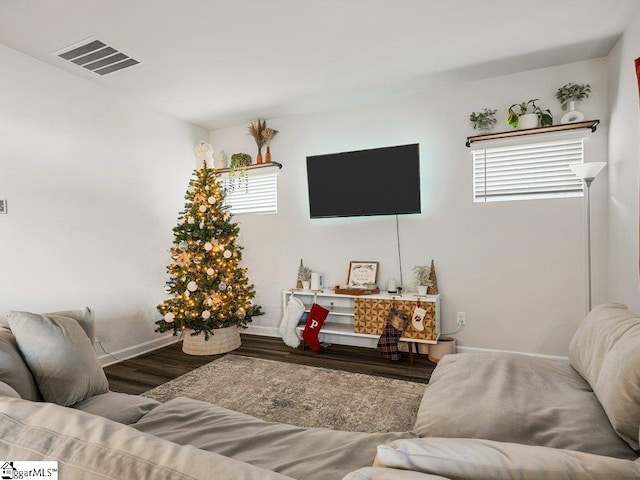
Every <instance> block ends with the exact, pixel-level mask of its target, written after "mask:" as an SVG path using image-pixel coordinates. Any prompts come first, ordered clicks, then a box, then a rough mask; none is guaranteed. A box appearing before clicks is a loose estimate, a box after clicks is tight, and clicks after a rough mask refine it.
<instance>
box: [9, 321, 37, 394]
mask: <svg viewBox="0 0 640 480" xmlns="http://www.w3.org/2000/svg"><path fill="white" fill-rule="evenodd" d="M0 382H4V383H6V384H7V385H9V386H10V387H11V388H13V389H14V390H15V391H16V392H18V394H19V395H20V397H21V398H24V399H25V400H31V401H34V402H38V401H41V400H42V396H41V395H40V392H39V391H38V385H37V384H36V379H35V378H33V375H32V374H31V371H30V370H29V367H28V366H27V364H26V363H25V361H24V359H23V358H22V355H20V350H18V344H17V343H16V337H14V336H13V333H11V330H9V329H8V328H2V327H0Z"/></svg>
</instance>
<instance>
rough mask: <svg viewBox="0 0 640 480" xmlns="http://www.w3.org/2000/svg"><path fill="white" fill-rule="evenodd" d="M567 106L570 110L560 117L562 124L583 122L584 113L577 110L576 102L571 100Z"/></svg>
mask: <svg viewBox="0 0 640 480" xmlns="http://www.w3.org/2000/svg"><path fill="white" fill-rule="evenodd" d="M567 106H568V110H569V111H568V112H567V113H565V114H564V115H563V116H562V118H561V119H560V123H561V124H562V125H564V124H567V123H575V122H581V121H582V120H584V113H582V112H579V111H577V110H576V102H569V103H568V105H567Z"/></svg>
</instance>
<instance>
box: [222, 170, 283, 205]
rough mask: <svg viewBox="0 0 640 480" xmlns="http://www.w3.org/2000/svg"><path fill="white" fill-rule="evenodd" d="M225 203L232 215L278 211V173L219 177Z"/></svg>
mask: <svg viewBox="0 0 640 480" xmlns="http://www.w3.org/2000/svg"><path fill="white" fill-rule="evenodd" d="M221 181H222V186H223V188H224V190H225V205H226V206H228V207H229V210H230V211H231V213H233V214H234V215H241V214H245V213H277V212H278V174H277V173H267V174H263V175H248V176H244V177H238V176H236V177H229V176H225V177H223V178H221Z"/></svg>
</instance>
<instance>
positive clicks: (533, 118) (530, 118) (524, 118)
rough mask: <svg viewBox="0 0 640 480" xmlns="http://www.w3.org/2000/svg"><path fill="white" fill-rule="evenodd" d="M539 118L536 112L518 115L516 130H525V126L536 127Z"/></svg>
mask: <svg viewBox="0 0 640 480" xmlns="http://www.w3.org/2000/svg"><path fill="white" fill-rule="evenodd" d="M538 123H540V118H539V117H538V114H537V113H526V114H524V115H520V116H519V117H518V130H526V129H527V128H537V127H538Z"/></svg>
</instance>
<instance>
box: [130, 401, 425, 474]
mask: <svg viewBox="0 0 640 480" xmlns="http://www.w3.org/2000/svg"><path fill="white" fill-rule="evenodd" d="M300 415H304V412H300ZM132 427H134V428H136V429H138V430H140V431H142V432H146V433H150V434H153V435H156V436H158V437H161V438H164V439H165V440H170V441H172V442H174V443H177V444H180V445H187V444H188V445H193V446H195V447H198V448H201V449H203V450H207V451H209V452H215V453H218V454H220V455H225V456H227V457H231V458H234V459H236V460H240V461H243V462H247V463H250V464H252V465H255V466H258V467H262V468H266V469H268V470H273V471H275V472H279V473H282V474H284V475H289V476H291V477H293V478H304V479H305V480H316V479H317V480H326V479H329V478H336V479H337V478H342V477H343V476H345V475H346V474H347V473H349V472H351V471H353V470H356V469H358V468H362V467H367V466H371V464H372V463H373V458H374V457H375V454H376V447H377V446H378V445H379V444H381V443H388V442H390V441H392V440H398V439H401V438H410V437H412V435H410V434H409V433H360V432H358V433H355V432H341V431H335V430H329V429H326V428H303V427H295V426H293V425H286V424H282V423H274V422H266V421H264V420H259V419H257V418H254V417H251V416H249V415H245V414H243V413H238V412H234V411H232V410H227V409H225V408H222V407H218V406H217V405H212V404H210V403H206V402H201V401H198V400H192V399H188V398H175V399H173V400H170V401H168V402H167V403H165V404H162V405H160V406H159V407H156V408H154V409H153V410H152V411H151V412H149V413H148V414H147V415H145V416H144V417H142V419H140V421H139V422H138V423H136V424H134V425H132ZM220 478H222V477H220Z"/></svg>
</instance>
